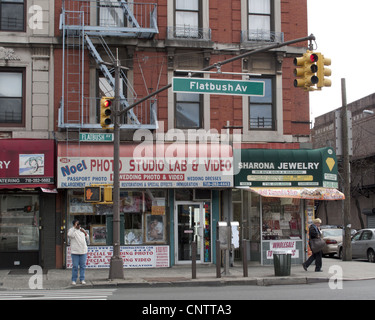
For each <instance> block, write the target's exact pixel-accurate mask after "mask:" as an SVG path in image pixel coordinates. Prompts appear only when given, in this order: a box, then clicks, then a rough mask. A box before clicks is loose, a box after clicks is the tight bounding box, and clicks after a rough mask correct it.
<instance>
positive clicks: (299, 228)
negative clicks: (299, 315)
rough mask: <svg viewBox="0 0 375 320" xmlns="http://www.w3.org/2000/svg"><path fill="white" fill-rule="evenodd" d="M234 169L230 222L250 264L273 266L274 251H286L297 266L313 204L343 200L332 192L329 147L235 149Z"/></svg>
mask: <svg viewBox="0 0 375 320" xmlns="http://www.w3.org/2000/svg"><path fill="white" fill-rule="evenodd" d="M234 170H235V178H234V184H235V188H236V189H235V190H234V191H233V194H234V195H235V196H234V198H233V200H234V201H233V203H234V204H235V205H236V207H237V209H234V210H233V211H234V219H235V220H236V219H237V220H238V221H240V222H241V226H242V228H241V229H242V238H243V239H247V240H248V242H249V246H248V247H249V252H248V256H249V257H250V260H252V261H258V262H260V263H261V264H263V265H267V264H273V252H274V251H288V252H290V253H291V254H292V263H294V264H300V263H302V262H303V261H304V259H305V258H306V254H307V250H308V246H307V230H308V227H309V225H310V224H311V221H312V219H313V218H314V201H317V200H342V199H344V195H343V194H342V193H341V192H339V191H338V190H336V188H337V187H338V179H337V160H336V155H335V154H334V151H333V149H331V148H322V149H316V150H269V149H242V150H239V149H238V150H234ZM236 171H237V172H236ZM236 173H237V174H236ZM234 208H235V207H234Z"/></svg>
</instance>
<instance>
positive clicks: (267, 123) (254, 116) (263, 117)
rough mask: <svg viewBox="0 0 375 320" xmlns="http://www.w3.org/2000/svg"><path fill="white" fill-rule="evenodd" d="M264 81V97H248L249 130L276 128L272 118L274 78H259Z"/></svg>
mask: <svg viewBox="0 0 375 320" xmlns="http://www.w3.org/2000/svg"><path fill="white" fill-rule="evenodd" d="M257 80H259V81H264V82H265V94H264V97H250V98H249V115H250V130H251V129H255V130H262V129H265V130H276V128H275V119H274V114H275V112H274V105H275V103H274V90H273V87H274V84H273V83H274V80H273V78H259V79H257Z"/></svg>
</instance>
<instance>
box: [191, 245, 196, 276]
mask: <svg viewBox="0 0 375 320" xmlns="http://www.w3.org/2000/svg"><path fill="white" fill-rule="evenodd" d="M191 278H192V279H196V278H197V242H196V241H193V242H192V243H191Z"/></svg>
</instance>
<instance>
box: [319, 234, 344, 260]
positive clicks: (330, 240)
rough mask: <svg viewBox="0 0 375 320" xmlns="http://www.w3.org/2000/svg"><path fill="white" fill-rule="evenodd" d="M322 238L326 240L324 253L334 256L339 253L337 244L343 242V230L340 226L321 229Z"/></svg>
mask: <svg viewBox="0 0 375 320" xmlns="http://www.w3.org/2000/svg"><path fill="white" fill-rule="evenodd" d="M321 233H322V239H323V240H324V241H325V242H326V245H325V246H324V248H323V255H329V256H330V257H333V256H334V255H335V254H336V253H337V245H338V244H339V243H340V242H342V239H343V230H342V229H339V228H328V229H321Z"/></svg>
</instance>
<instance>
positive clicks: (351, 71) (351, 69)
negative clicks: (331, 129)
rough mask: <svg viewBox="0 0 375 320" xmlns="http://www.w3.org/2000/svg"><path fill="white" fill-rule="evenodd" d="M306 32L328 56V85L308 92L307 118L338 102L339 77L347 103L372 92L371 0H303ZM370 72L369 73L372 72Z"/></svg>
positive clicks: (374, 22)
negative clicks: (344, 86) (306, 20)
mask: <svg viewBox="0 0 375 320" xmlns="http://www.w3.org/2000/svg"><path fill="white" fill-rule="evenodd" d="M307 5H308V34H309V35H310V34H314V36H315V38H316V40H315V41H316V45H317V48H316V49H315V50H314V51H315V52H321V53H322V54H323V55H324V56H325V57H326V58H331V60H332V64H331V66H330V67H329V68H330V69H331V70H332V76H331V77H329V78H330V79H331V81H332V86H331V87H324V88H322V91H314V92H311V93H310V94H309V95H310V119H311V121H312V122H314V118H316V117H317V116H320V115H322V114H324V113H327V112H329V111H332V110H334V109H337V108H340V107H341V106H342V96H341V79H342V78H345V82H346V97H347V103H351V102H353V101H356V100H358V99H361V98H363V97H366V96H368V95H370V94H372V93H375V59H374V58H373V56H374V54H375V36H374V34H373V33H374V30H375V1H374V0H356V1H352V0H307ZM372 72H373V74H372Z"/></svg>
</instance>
